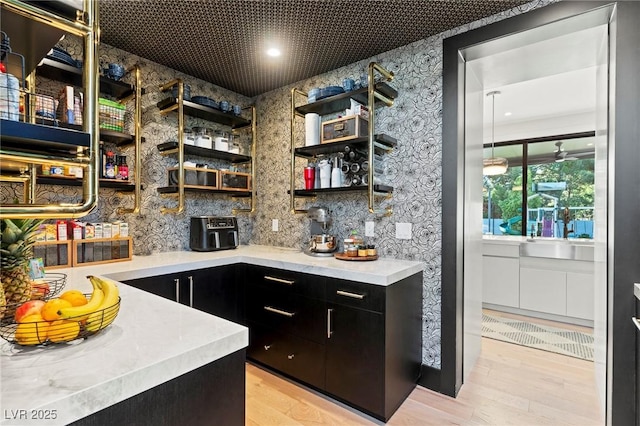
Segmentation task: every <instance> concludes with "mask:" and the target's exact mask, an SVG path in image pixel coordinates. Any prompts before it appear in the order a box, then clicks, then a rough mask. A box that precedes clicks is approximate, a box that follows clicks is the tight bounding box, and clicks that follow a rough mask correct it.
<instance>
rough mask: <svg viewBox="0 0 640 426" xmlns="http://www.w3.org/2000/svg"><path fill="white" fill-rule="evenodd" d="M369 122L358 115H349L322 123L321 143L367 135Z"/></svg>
mask: <svg viewBox="0 0 640 426" xmlns="http://www.w3.org/2000/svg"><path fill="white" fill-rule="evenodd" d="M368 126H369V123H368V121H367V120H365V119H364V118H362V116H360V115H350V116H347V117H341V118H336V119H335V120H329V121H325V122H323V123H322V141H321V143H331V142H341V141H348V140H352V139H358V138H361V137H363V136H367V132H368V130H369V127H368Z"/></svg>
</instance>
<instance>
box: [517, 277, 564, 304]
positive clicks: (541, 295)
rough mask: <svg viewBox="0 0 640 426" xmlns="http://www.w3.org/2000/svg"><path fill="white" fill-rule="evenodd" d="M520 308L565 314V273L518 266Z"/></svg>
mask: <svg viewBox="0 0 640 426" xmlns="http://www.w3.org/2000/svg"><path fill="white" fill-rule="evenodd" d="M520 308H521V309H529V310H531V311H538V312H546V313H550V314H556V315H566V314H567V273H566V272H562V271H551V270H546V269H536V268H520Z"/></svg>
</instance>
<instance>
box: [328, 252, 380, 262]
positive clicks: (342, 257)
mask: <svg viewBox="0 0 640 426" xmlns="http://www.w3.org/2000/svg"><path fill="white" fill-rule="evenodd" d="M333 256H334V257H335V258H336V259H339V260H360V261H366V260H378V255H377V254H376V255H375V256H357V257H355V256H347V255H346V254H344V253H336V254H334V255H333Z"/></svg>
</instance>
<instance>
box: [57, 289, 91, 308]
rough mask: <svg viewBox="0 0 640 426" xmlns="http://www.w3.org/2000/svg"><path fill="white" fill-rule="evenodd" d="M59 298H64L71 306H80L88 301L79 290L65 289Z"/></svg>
mask: <svg viewBox="0 0 640 426" xmlns="http://www.w3.org/2000/svg"><path fill="white" fill-rule="evenodd" d="M58 298H59V299H62V300H66V301H67V302H69V303H71V306H82V305H86V304H87V303H89V301H88V300H87V297H86V296H85V295H84V294H82V292H81V291H80V290H67V291H65V292H64V293H62V294H61V295H60V296H59V297H58Z"/></svg>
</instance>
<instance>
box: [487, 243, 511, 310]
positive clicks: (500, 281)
mask: <svg viewBox="0 0 640 426" xmlns="http://www.w3.org/2000/svg"><path fill="white" fill-rule="evenodd" d="M519 274H520V262H519V260H518V259H517V258H515V259H514V258H508V257H494V256H482V301H483V302H484V303H491V304H494V305H501V306H509V307H513V308H517V307H518V305H519V302H520V291H519V289H518V282H519V281H520V278H519Z"/></svg>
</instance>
